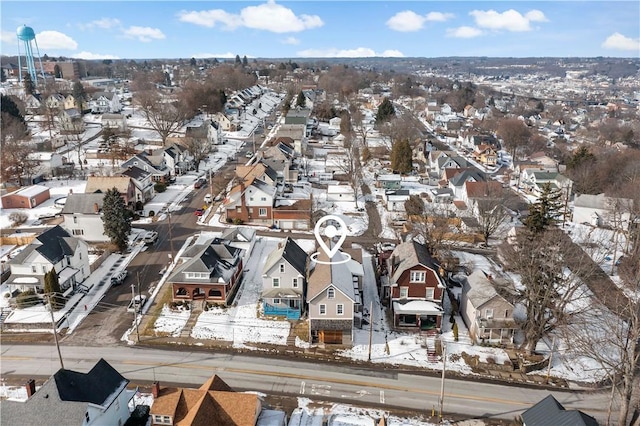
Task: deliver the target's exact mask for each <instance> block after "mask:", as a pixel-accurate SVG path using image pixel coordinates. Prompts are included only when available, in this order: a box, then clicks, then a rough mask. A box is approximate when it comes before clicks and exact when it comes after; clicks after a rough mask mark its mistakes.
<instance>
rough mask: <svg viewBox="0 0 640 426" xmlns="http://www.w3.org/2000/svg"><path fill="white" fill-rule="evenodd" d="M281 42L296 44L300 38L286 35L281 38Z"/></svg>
mask: <svg viewBox="0 0 640 426" xmlns="http://www.w3.org/2000/svg"><path fill="white" fill-rule="evenodd" d="M282 43H283V44H291V45H296V44H300V40H298V39H297V38H295V37H287V38H285V39H284V40H282Z"/></svg>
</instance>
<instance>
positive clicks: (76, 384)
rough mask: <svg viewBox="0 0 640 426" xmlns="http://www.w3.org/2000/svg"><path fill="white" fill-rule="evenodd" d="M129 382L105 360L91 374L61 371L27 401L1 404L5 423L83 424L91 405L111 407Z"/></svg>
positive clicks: (0, 409)
mask: <svg viewBox="0 0 640 426" xmlns="http://www.w3.org/2000/svg"><path fill="white" fill-rule="evenodd" d="M128 383H129V381H128V380H127V379H125V378H124V377H122V375H120V373H118V372H117V371H116V370H115V369H114V368H113V367H112V366H111V365H109V363H108V362H107V361H105V360H104V359H100V361H98V362H97V363H96V365H94V366H93V368H91V370H90V371H89V372H88V373H79V372H76V371H71V370H65V369H60V370H58V371H57V372H56V373H55V374H54V375H53V376H52V377H51V378H49V380H47V381H46V382H45V384H44V385H43V386H42V387H41V388H40V389H38V391H37V392H36V393H35V394H34V395H32V396H31V398H29V399H28V400H27V401H25V402H19V401H1V402H0V411H1V412H2V424H3V425H63V424H81V423H83V421H84V420H85V413H86V411H87V407H88V405H89V404H94V405H99V406H103V407H106V406H109V405H110V404H111V403H112V402H113V401H114V400H115V399H116V398H117V397H118V395H120V393H121V392H122V391H124V390H125V389H126V386H127V385H128Z"/></svg>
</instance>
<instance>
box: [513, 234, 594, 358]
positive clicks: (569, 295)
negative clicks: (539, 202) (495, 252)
mask: <svg viewBox="0 0 640 426" xmlns="http://www.w3.org/2000/svg"><path fill="white" fill-rule="evenodd" d="M502 255H503V260H504V262H505V264H506V267H507V268H508V269H509V270H511V271H512V272H514V273H516V274H518V275H519V276H520V279H521V282H522V285H521V286H519V287H518V288H517V289H516V296H515V297H516V299H517V300H516V302H519V303H521V304H522V305H523V306H524V307H525V309H526V319H525V320H524V322H523V323H522V324H521V325H520V326H521V328H522V331H523V333H524V343H523V344H522V349H523V350H524V351H526V352H527V353H532V352H533V351H534V350H535V349H536V345H537V344H538V342H539V341H540V340H541V339H542V338H543V337H544V336H545V335H547V333H548V332H549V331H550V330H552V329H554V328H556V327H559V326H562V325H565V324H567V319H568V318H569V317H570V316H571V315H575V314H577V313H578V312H579V309H578V308H575V306H580V305H582V306H584V303H581V302H582V301H583V300H586V299H588V298H589V292H588V289H587V288H586V286H585V285H584V283H587V282H589V280H592V279H593V277H595V276H596V275H595V274H596V271H597V270H598V269H599V267H598V265H597V264H596V262H594V261H592V260H591V259H588V256H587V255H586V254H585V253H584V252H583V251H582V249H581V248H580V247H578V246H577V245H574V244H573V243H572V242H571V240H570V239H569V238H568V237H567V236H566V235H565V234H564V233H563V232H562V231H560V230H558V229H549V230H545V231H541V232H538V233H536V234H532V233H530V232H527V231H525V230H523V231H522V232H520V233H519V234H518V235H517V237H516V238H515V241H511V242H510V243H505V244H503V247H502ZM570 306H571V307H573V308H572V310H569V307H570Z"/></svg>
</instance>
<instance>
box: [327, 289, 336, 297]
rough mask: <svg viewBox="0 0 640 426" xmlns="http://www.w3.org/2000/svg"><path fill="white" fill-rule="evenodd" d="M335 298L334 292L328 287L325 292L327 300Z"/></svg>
mask: <svg viewBox="0 0 640 426" xmlns="http://www.w3.org/2000/svg"><path fill="white" fill-rule="evenodd" d="M335 297H336V290H335V289H334V288H333V287H329V290H327V298H329V299H334V298H335Z"/></svg>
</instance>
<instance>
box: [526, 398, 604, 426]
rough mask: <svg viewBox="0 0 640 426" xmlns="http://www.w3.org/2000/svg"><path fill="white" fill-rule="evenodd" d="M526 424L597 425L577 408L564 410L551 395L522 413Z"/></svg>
mask: <svg viewBox="0 0 640 426" xmlns="http://www.w3.org/2000/svg"><path fill="white" fill-rule="evenodd" d="M522 421H523V422H524V424H525V425H526V426H547V425H554V426H598V422H597V421H596V419H594V418H593V417H591V416H589V415H587V414H585V413H583V412H582V411H579V410H565V409H564V407H563V406H562V404H560V403H559V402H558V400H557V399H555V398H554V397H553V395H548V396H547V397H546V398H544V399H543V400H542V401H540V402H538V403H537V404H536V405H534V406H533V407H531V408H529V409H528V410H526V411H525V412H524V413H522Z"/></svg>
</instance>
